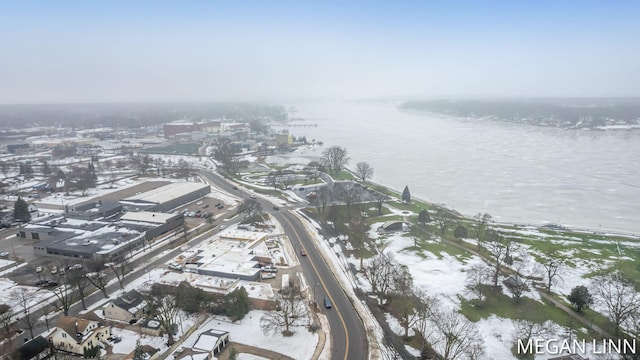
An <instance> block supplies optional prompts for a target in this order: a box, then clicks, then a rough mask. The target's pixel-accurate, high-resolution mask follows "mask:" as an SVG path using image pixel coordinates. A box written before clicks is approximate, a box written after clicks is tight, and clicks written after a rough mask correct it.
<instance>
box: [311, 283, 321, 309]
mask: <svg viewBox="0 0 640 360" xmlns="http://www.w3.org/2000/svg"><path fill="white" fill-rule="evenodd" d="M318 285H320V283H319V282H318V283H316V284H315V285H313V299H311V302H312V303H313V304H314V306H315V303H316V286H318Z"/></svg>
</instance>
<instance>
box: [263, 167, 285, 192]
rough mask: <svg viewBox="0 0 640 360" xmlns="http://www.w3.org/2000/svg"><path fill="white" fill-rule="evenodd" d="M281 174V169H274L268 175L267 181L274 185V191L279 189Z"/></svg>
mask: <svg viewBox="0 0 640 360" xmlns="http://www.w3.org/2000/svg"><path fill="white" fill-rule="evenodd" d="M280 176H282V171H281V170H276V171H272V172H270V173H269V175H267V177H266V179H265V181H266V182H267V183H268V184H269V185H271V186H273V191H276V190H278V184H280Z"/></svg>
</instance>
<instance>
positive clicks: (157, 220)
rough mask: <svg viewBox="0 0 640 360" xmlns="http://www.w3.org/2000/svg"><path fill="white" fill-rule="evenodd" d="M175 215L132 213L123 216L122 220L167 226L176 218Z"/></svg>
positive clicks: (145, 212) (149, 212) (146, 212)
mask: <svg viewBox="0 0 640 360" xmlns="http://www.w3.org/2000/svg"><path fill="white" fill-rule="evenodd" d="M175 216H176V215H175V214H165V213H160V212H151V211H130V212H127V213H125V214H124V215H122V217H121V218H120V220H125V221H141V222H146V223H153V224H165V223H166V222H167V221H169V220H170V219H172V218H173V217H175Z"/></svg>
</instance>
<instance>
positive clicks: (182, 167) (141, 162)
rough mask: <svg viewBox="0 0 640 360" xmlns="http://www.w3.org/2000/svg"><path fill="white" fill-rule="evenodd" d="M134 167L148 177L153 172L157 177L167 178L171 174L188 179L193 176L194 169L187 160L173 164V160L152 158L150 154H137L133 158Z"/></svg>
mask: <svg viewBox="0 0 640 360" xmlns="http://www.w3.org/2000/svg"><path fill="white" fill-rule="evenodd" d="M131 162H132V165H133V167H134V168H135V169H137V170H138V172H139V173H140V174H141V175H147V174H149V173H150V172H152V171H155V172H156V175H157V176H167V174H169V173H175V174H176V176H177V177H179V178H185V179H186V178H188V177H189V176H191V174H193V171H194V170H193V167H192V166H191V164H190V163H189V162H188V161H186V160H185V159H179V160H178V162H176V163H172V162H171V160H169V161H165V160H164V159H163V158H161V157H158V156H156V157H152V156H151V155H149V154H137V155H133V156H132V157H131Z"/></svg>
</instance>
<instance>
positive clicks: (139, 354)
mask: <svg viewBox="0 0 640 360" xmlns="http://www.w3.org/2000/svg"><path fill="white" fill-rule="evenodd" d="M146 358H147V356H146V354H145V353H144V350H143V349H142V345H141V344H140V339H139V338H138V340H136V349H135V350H134V351H133V360H146Z"/></svg>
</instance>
